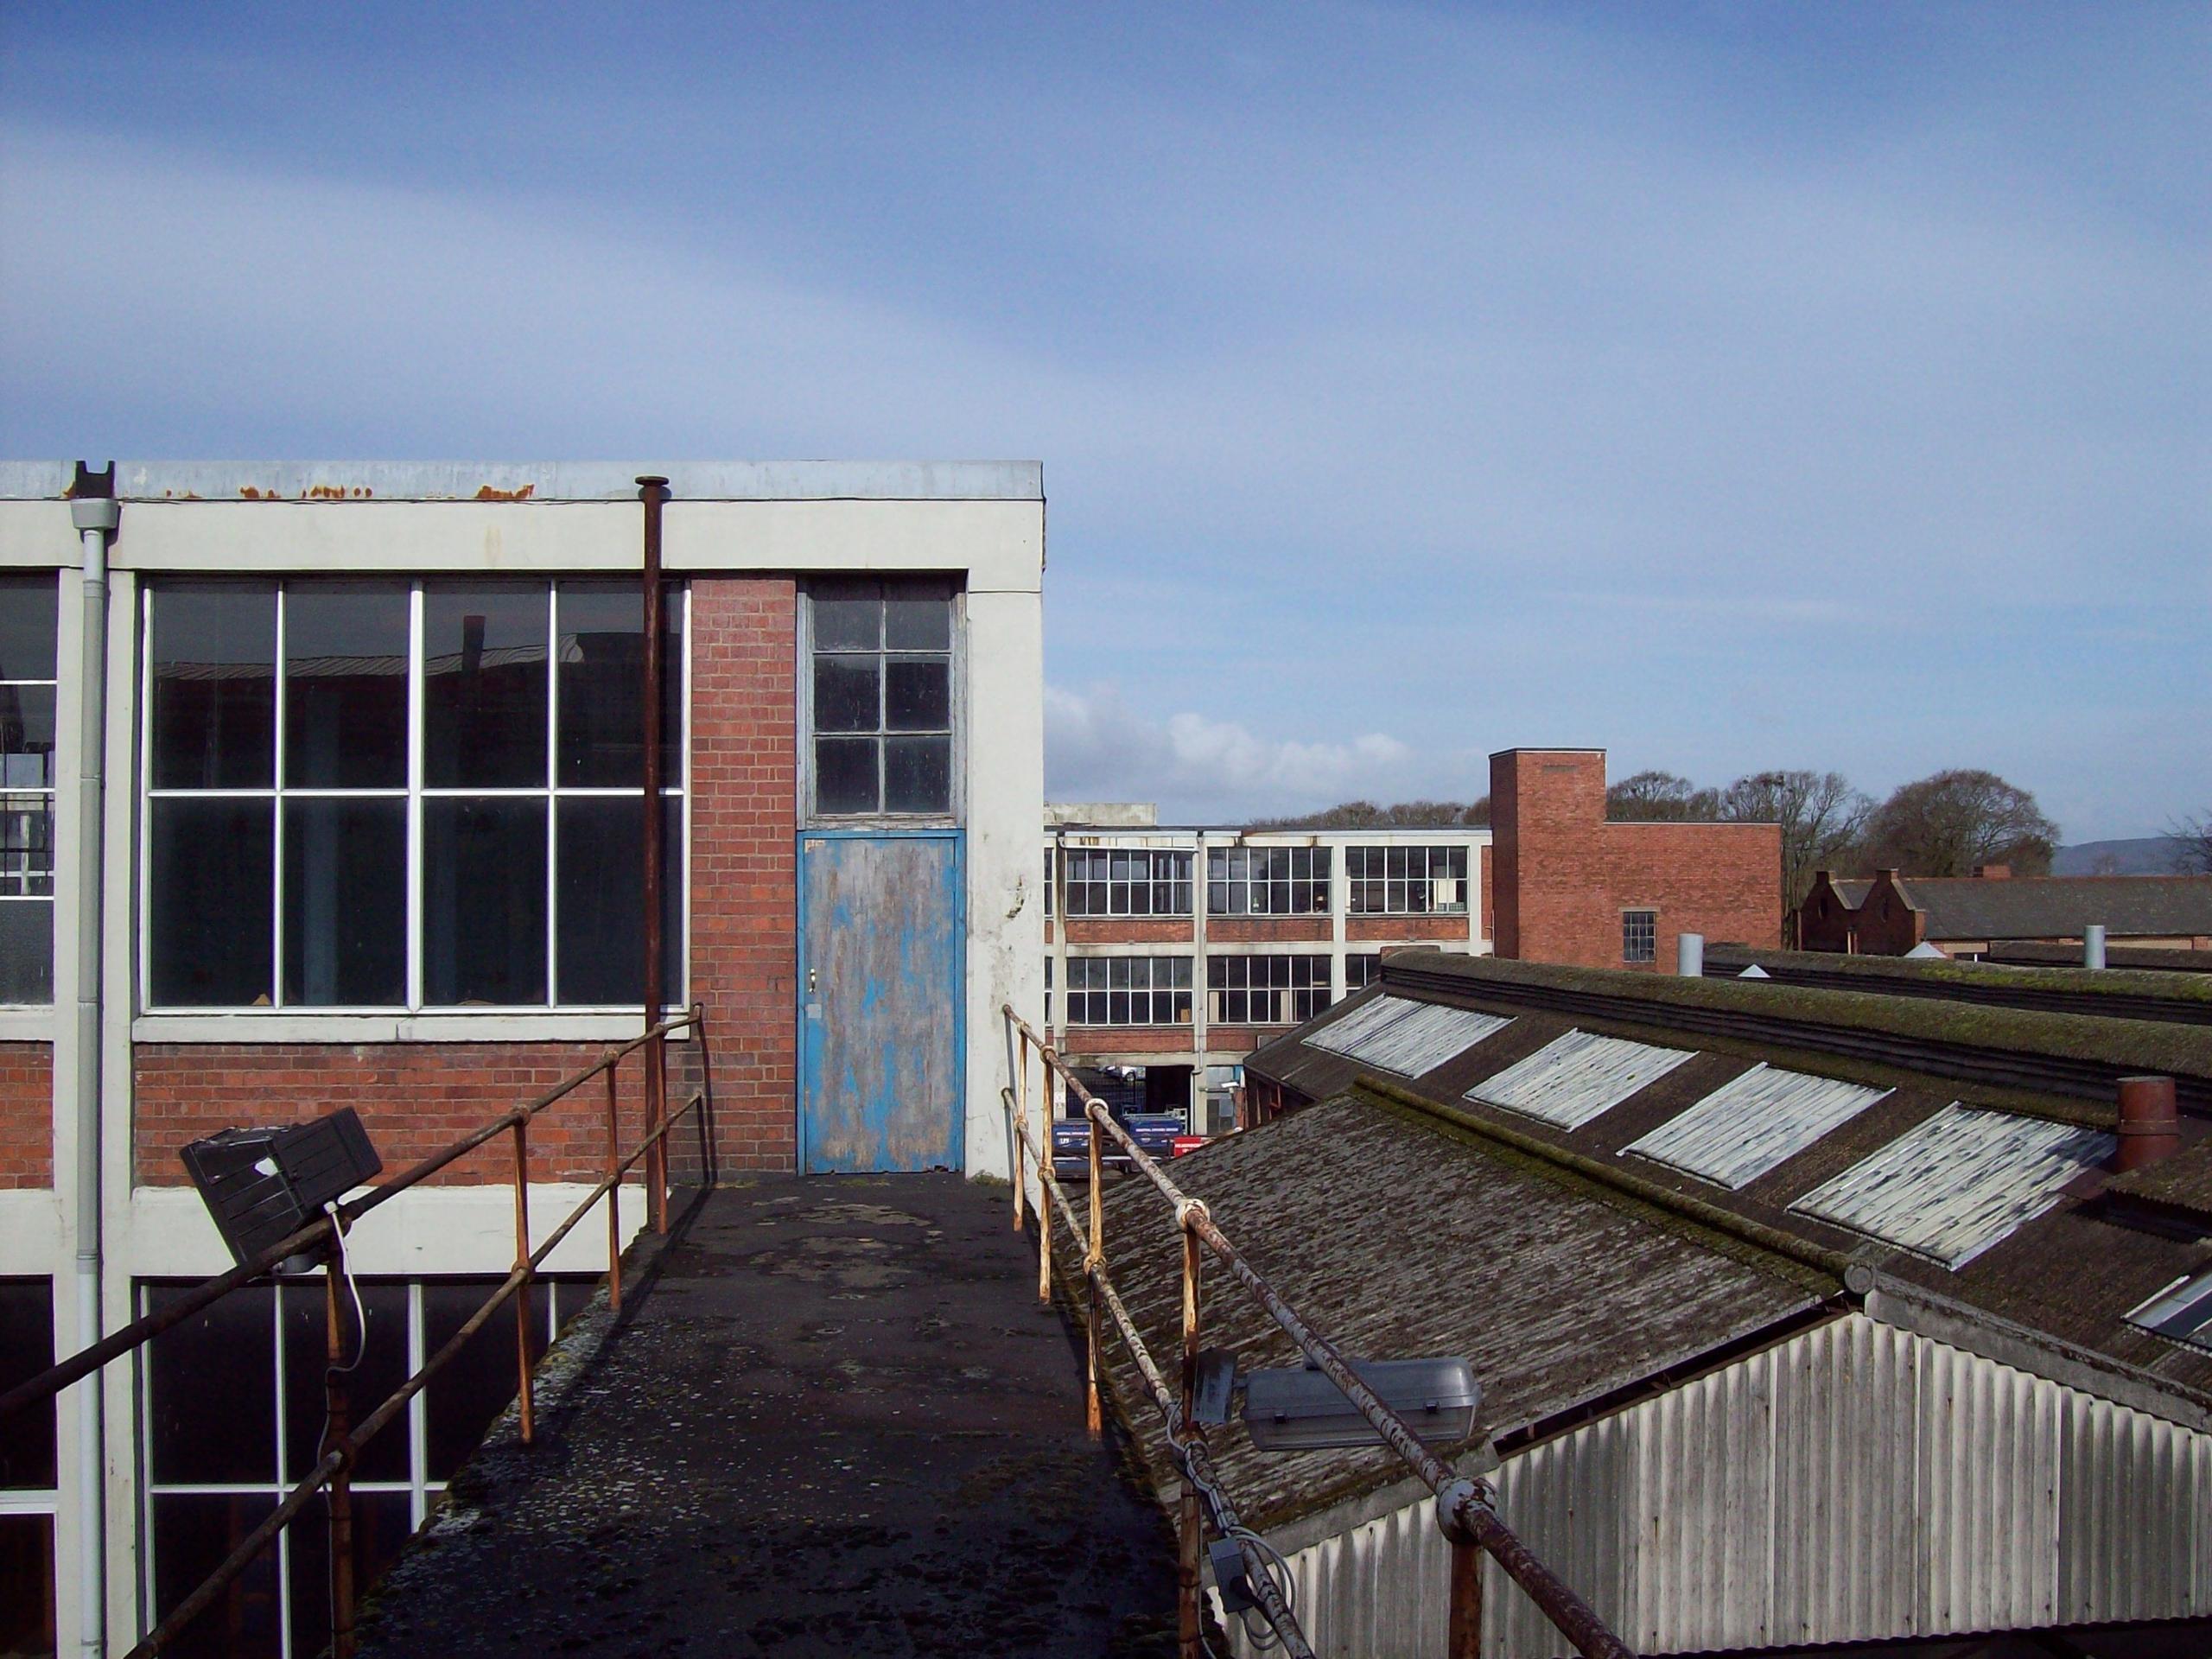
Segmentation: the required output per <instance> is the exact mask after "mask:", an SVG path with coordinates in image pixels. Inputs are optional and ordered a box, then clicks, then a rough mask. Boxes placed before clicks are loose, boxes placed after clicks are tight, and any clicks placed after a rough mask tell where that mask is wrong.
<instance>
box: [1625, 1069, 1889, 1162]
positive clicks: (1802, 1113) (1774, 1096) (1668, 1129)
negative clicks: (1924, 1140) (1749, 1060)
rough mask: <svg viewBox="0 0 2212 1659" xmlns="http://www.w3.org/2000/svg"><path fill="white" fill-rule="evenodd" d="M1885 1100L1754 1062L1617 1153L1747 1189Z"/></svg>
mask: <svg viewBox="0 0 2212 1659" xmlns="http://www.w3.org/2000/svg"><path fill="white" fill-rule="evenodd" d="M1889 1092H1890V1090H1887V1089H1874V1088H1870V1087H1868V1086H1867V1085H1866V1084H1861V1083H1844V1082H1841V1081H1840V1080H1839V1079H1837V1078H1834V1077H1814V1076H1812V1075H1810V1074H1809V1073H1808V1072H1803V1071H1783V1070H1782V1069H1781V1068H1779V1067H1777V1066H1771V1065H1767V1064H1766V1062H1764V1060H1762V1061H1760V1062H1759V1064H1758V1065H1755V1066H1753V1067H1752V1068H1751V1070H1750V1071H1746V1072H1745V1073H1744V1074H1743V1075H1742V1076H1741V1077H1732V1078H1730V1079H1729V1080H1728V1081H1727V1082H1726V1083H1724V1084H1721V1085H1720V1086H1719V1088H1718V1089H1716V1090H1713V1092H1712V1093H1711V1094H1709V1095H1707V1096H1706V1097H1705V1098H1704V1099H1703V1100H1700V1102H1698V1103H1697V1104H1696V1105H1694V1106H1693V1107H1691V1108H1690V1109H1688V1111H1686V1112H1684V1113H1682V1114H1681V1116H1678V1117H1674V1118H1669V1120H1668V1121H1667V1122H1664V1123H1662V1124H1661V1125H1660V1126H1659V1127H1658V1128H1656V1129H1654V1130H1652V1131H1651V1132H1650V1133H1649V1135H1645V1136H1643V1139H1641V1140H1639V1141H1631V1142H1630V1144H1629V1146H1628V1147H1626V1148H1625V1150H1627V1151H1630V1152H1633V1153H1636V1154H1639V1155H1640V1156H1642V1157H1645V1158H1649V1159H1651V1160H1654V1161H1655V1162H1657V1163H1662V1164H1666V1165H1669V1166H1671V1167H1673V1168H1675V1169H1681V1170H1687V1171H1688V1173H1691V1174H1693V1175H1701V1176H1703V1177H1704V1178H1705V1179H1707V1180H1708V1181H1718V1182H1719V1184H1720V1185H1723V1186H1726V1187H1738V1186H1747V1185H1750V1184H1751V1182H1753V1181H1755V1180H1757V1179H1758V1178H1759V1177H1760V1176H1762V1175H1764V1174H1765V1173H1767V1171H1769V1170H1770V1169H1772V1168H1773V1167H1774V1166H1776V1165H1777V1164H1779V1163H1780V1162H1782V1160H1783V1159H1785V1158H1790V1157H1794V1156H1796V1154H1798V1153H1801V1152H1802V1151H1804V1149H1805V1148H1806V1147H1809V1146H1811V1145H1812V1144H1813V1142H1814V1141H1817V1140H1819V1139H1820V1138H1821V1136H1822V1135H1826V1134H1827V1132H1828V1131H1829V1130H1830V1129H1833V1128H1835V1127H1837V1126H1838V1125H1839V1124H1841V1123H1847V1122H1850V1121H1851V1120H1852V1119H1853V1118H1854V1117H1856V1116H1859V1113H1861V1112H1863V1111H1865V1110H1866V1109H1867V1108H1868V1107H1869V1106H1872V1104H1873V1103H1875V1102H1876V1101H1878V1100H1879V1099H1881V1098H1882V1096H1885V1095H1886V1094H1888V1093H1889Z"/></svg>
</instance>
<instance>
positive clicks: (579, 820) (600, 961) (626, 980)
mask: <svg viewBox="0 0 2212 1659" xmlns="http://www.w3.org/2000/svg"><path fill="white" fill-rule="evenodd" d="M644 804H645V803H644V798H643V797H642V796H627V797H618V798H609V797H607V796H588V797H584V798H576V797H575V796H568V797H564V798H563V799H562V801H561V803H560V804H559V807H558V808H557V809H556V812H557V816H556V818H555V820H554V833H555V835H556V838H557V839H556V845H555V848H554V859H555V868H556V878H555V880H556V902H555V905H554V914H555V915H556V917H557V918H558V922H557V926H558V928H559V946H560V948H559V950H558V951H557V953H556V957H557V960H558V961H559V963H560V969H559V975H560V984H559V986H558V988H557V995H556V1000H557V1001H561V1002H564V1003H584V1004H590V1003H618V1004H627V1003H629V1002H631V1001H632V1000H633V999H637V998H638V987H639V978H640V976H642V975H643V974H644V972H645V936H644V931H643V929H642V928H641V926H640V925H639V915H640V913H641V906H642V901H643V899H644V889H645V869H644V862H643V858H642V855H641V852H640V848H641V846H642V841H641V838H640V837H641V832H642V830H643V829H644V823H643V818H644V811H643V807H644ZM682 857H683V824H682V803H680V802H677V801H672V800H666V799H664V800H663V802H662V814H661V925H660V926H661V987H662V990H661V1000H662V1001H663V1002H664V1003H672V1002H675V1001H680V1000H681V998H682V996H683V907H682V905H681V903H680V902H679V899H680V896H681V894H682V893H683V870H682V868H681V864H680V861H681V859H682Z"/></svg>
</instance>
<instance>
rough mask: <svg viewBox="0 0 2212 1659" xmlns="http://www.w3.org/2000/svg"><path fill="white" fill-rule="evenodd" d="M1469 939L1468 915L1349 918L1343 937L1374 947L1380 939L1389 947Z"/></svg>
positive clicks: (1350, 941)
mask: <svg viewBox="0 0 2212 1659" xmlns="http://www.w3.org/2000/svg"><path fill="white" fill-rule="evenodd" d="M1466 937H1467V918H1465V916H1347V917H1345V918H1344V938H1345V941H1346V942H1347V943H1361V944H1371V943H1373V942H1374V941H1375V940H1376V939H1381V940H1383V942H1385V943H1386V944H1388V943H1395V942H1402V941H1410V940H1414V939H1464V938H1466Z"/></svg>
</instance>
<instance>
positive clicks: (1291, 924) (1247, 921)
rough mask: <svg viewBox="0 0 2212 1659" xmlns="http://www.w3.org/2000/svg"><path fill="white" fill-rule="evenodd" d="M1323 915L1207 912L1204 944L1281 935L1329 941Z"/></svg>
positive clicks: (1289, 939)
mask: <svg viewBox="0 0 2212 1659" xmlns="http://www.w3.org/2000/svg"><path fill="white" fill-rule="evenodd" d="M1270 939H1281V940H1283V941H1285V942H1300V941H1309V940H1310V941H1312V942H1313V943H1316V944H1327V943H1328V942H1329V918H1327V917H1326V916H1209V917H1208V918H1206V944H1208V945H1210V946H1211V945H1224V944H1254V943H1257V942H1262V941H1266V940H1270Z"/></svg>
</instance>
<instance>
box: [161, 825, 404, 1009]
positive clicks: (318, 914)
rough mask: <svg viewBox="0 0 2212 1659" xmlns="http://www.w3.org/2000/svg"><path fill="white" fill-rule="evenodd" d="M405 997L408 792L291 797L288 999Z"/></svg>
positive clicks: (349, 1003) (313, 1002)
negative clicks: (383, 796)
mask: <svg viewBox="0 0 2212 1659" xmlns="http://www.w3.org/2000/svg"><path fill="white" fill-rule="evenodd" d="M163 804H174V803H163ZM406 1000H407V803H406V801H405V800H404V799H403V798H394V799H390V800H361V799H358V798H345V799H338V800H331V799H327V798H325V799H317V798H314V797H302V796H293V797H291V798H288V799H287V800H286V801H285V803H284V1001H286V1002H288V1003H294V1004H297V1005H299V1006H301V1007H326V1008H327V1007H390V1006H394V1005H397V1004H400V1003H404V1001H406Z"/></svg>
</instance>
